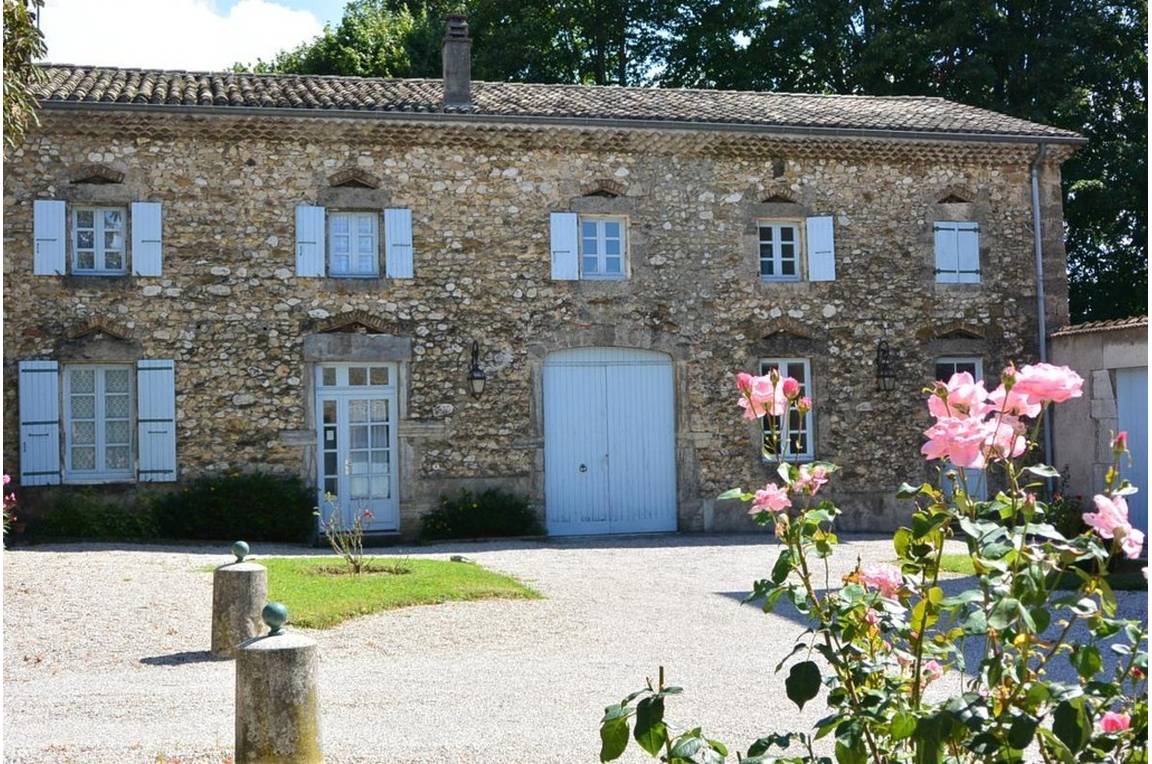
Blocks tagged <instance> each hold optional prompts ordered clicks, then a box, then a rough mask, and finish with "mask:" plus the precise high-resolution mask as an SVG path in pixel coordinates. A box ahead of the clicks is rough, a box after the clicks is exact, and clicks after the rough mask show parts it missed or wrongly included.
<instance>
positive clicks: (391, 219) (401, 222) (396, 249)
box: [384, 209, 413, 279]
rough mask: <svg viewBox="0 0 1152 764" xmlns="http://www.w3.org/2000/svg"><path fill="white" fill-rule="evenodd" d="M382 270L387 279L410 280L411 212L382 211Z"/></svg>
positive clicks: (406, 210)
mask: <svg viewBox="0 0 1152 764" xmlns="http://www.w3.org/2000/svg"><path fill="white" fill-rule="evenodd" d="M384 246H385V257H384V268H385V273H386V275H387V276H388V277H389V278H393V279H410V278H412V269H413V265H412V260H413V255H412V210H408V209H389V210H384Z"/></svg>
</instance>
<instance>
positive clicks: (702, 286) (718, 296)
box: [4, 111, 1065, 531]
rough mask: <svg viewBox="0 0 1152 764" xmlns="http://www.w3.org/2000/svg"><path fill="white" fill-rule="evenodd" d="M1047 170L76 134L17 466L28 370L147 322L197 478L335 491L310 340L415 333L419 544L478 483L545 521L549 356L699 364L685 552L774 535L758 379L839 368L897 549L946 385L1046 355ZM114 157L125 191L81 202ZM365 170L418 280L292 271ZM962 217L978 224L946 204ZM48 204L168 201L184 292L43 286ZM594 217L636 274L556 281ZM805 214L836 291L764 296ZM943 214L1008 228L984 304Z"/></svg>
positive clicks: (25, 306) (32, 154)
mask: <svg viewBox="0 0 1152 764" xmlns="http://www.w3.org/2000/svg"><path fill="white" fill-rule="evenodd" d="M1034 154H1035V147H1034V146H1030V145H1028V144H1018V145H1012V144H999V145H992V144H945V143H933V142H919V143H912V142H904V143H901V142H900V141H896V140H892V141H864V140H859V139H855V140H854V139H842V140H832V139H821V140H819V141H817V140H802V139H799V138H797V139H789V138H785V137H780V136H777V137H767V136H752V135H747V136H732V137H725V136H718V135H710V134H707V133H692V132H689V131H684V132H683V133H682V134H676V133H674V132H673V131H667V132H664V133H661V132H658V131H657V132H652V133H649V134H643V133H641V132H640V131H637V132H636V133H630V132H628V131H610V130H596V129H592V128H588V129H580V128H567V129H560V128H555V129H540V130H534V129H529V128H525V127H505V128H499V129H497V128H495V127H493V128H491V129H485V128H482V127H472V128H463V127H462V128H447V127H441V126H432V125H426V126H420V125H417V124H412V123H405V124H389V123H388V122H387V121H385V120H375V121H373V120H368V121H365V120H341V119H335V118H319V119H317V118H312V119H297V120H288V119H277V120H274V119H272V118H257V117H252V118H243V119H241V118H230V117H191V116H180V115H171V116H157V115H148V116H139V115H128V116H124V117H123V118H119V117H116V116H114V115H112V114H111V113H110V112H104V113H100V114H95V115H87V116H85V115H84V114H83V113H82V112H77V113H66V112H61V111H48V112H46V113H45V120H44V125H43V127H42V128H40V129H39V130H37V131H34V132H33V133H32V134H31V135H30V136H29V137H28V139H27V140H26V142H25V144H24V145H23V147H21V148H20V149H18V150H16V151H14V152H9V155H8V157H7V162H6V170H7V172H6V173H5V190H4V194H5V196H4V203H5V224H4V225H5V227H4V274H5V280H4V297H5V305H6V309H5V314H6V315H5V317H6V321H5V324H4V341H5V358H4V373H5V382H6V383H7V384H6V386H5V403H6V411H5V439H4V444H5V447H6V453H7V456H6V458H5V464H6V468H7V469H9V470H12V469H13V468H14V467H15V465H16V462H17V458H18V457H17V449H18V439H19V436H18V431H19V428H18V418H17V411H16V409H17V405H16V404H17V393H16V389H15V387H16V386H15V382H16V362H17V361H18V360H21V359H30V358H52V357H66V356H67V354H68V353H85V352H91V351H89V350H85V349H84V348H83V347H79V348H77V344H78V343H79V345H81V346H83V345H84V343H85V342H88V340H87V339H83V341H81V340H77V339H74V338H75V337H77V336H78V335H82V334H83V332H82V330H83V328H84V327H86V326H88V325H89V324H90V323H91V322H93V321H95V322H97V323H98V324H101V322H102V324H101V325H107V326H114V327H120V328H119V330H118V331H120V332H121V333H123V334H124V335H125V337H126V338H127V339H126V341H123V342H121V341H119V340H116V341H114V342H113V343H112V344H114V345H124V346H131V347H132V348H135V350H136V351H137V352H139V353H141V354H142V355H143V356H144V357H151V358H173V359H175V360H176V364H177V365H176V380H177V381H176V384H177V418H178V419H177V425H178V439H177V449H178V459H179V466H180V473H181V476H182V477H191V476H195V475H199V474H203V473H208V472H216V471H222V470H226V469H229V468H233V467H240V468H243V469H255V468H260V469H269V470H278V471H284V472H301V473H303V474H306V475H308V476H309V477H311V471H312V463H311V459H312V458H313V457H312V456H311V454H310V452H311V449H310V448H308V447H306V446H301V445H296V444H294V442H293V438H292V433H291V432H290V431H297V430H307V429H309V428H311V427H312V426H313V425H312V421H311V403H310V401H309V398H310V397H311V396H310V392H309V383H308V380H309V373H310V372H309V370H308V368H307V364H306V362H305V360H304V357H303V353H302V346H303V343H304V338H305V337H306V336H307V335H312V334H315V333H317V332H320V331H323V330H324V329H325V328H331V327H332V326H333V325H338V324H339V323H340V319H339V317H340V316H341V314H349V313H351V312H353V311H360V312H363V313H362V314H359V313H357V314H355V315H362V316H364V317H366V318H365V321H367V322H368V323H373V325H374V326H375V327H376V328H377V329H379V330H382V331H384V332H385V333H387V334H390V335H393V336H396V337H403V338H410V339H411V362H410V364H409V365H408V366H407V368H406V374H407V382H406V386H405V389H404V390H402V393H403V395H404V402H403V406H404V408H405V415H406V419H405V421H404V422H403V423H402V424H401V427H400V436H401V494H402V505H401V517H402V527H403V530H405V531H411V530H413V529H414V528H415V522H416V520H417V518H418V516H419V514H420V512H422V511H423V510H424V509H425V508H427V507H428V506H430V505H431V504H432V503H433V502H434V501H435V499H436V497H438V496H439V494H440V493H441V492H442V491H445V490H448V489H451V488H454V487H455V486H457V485H461V484H486V483H488V484H490V483H499V484H504V485H507V486H509V487H511V488H513V489H517V490H522V491H526V492H531V493H533V494H534V495H535V496H536V498H537V499H541V500H542V498H543V497H542V490H543V489H542V487H543V479H542V468H543V457H542V448H543V441H542V437H543V429H542V425H541V423H540V417H539V412H540V410H541V408H540V401H539V396H540V382H539V377H540V369H541V366H542V361H543V357H544V355H545V354H546V353H547V352H549V351H552V350H557V349H561V348H565V347H572V346H578V345H586V344H596V345H621V346H632V347H641V348H650V349H656V350H662V351H664V352H667V353H669V354H671V355H672V357H673V358H674V359H675V368H676V374H677V393H678V402H677V450H678V464H679V482H680V486H679V493H680V527H681V529H682V530H699V529H708V528H717V529H721V528H745V527H751V524H750V523H749V522H748V521H747V519H746V517H745V516H744V515H743V510H742V509H741V508H740V507H733V506H720V505H716V504H715V503H714V502H713V501H712V498H711V497H714V496H715V495H716V494H718V493H719V492H720V491H722V490H724V489H727V488H729V487H731V486H733V485H738V484H742V485H745V486H751V485H754V484H756V483H760V482H763V481H764V480H765V478H766V477H767V476H768V475H769V474H770V472H771V468H770V467H769V466H767V465H765V464H763V463H762V462H761V460H760V459H759V457H758V436H757V432H756V428H755V427H754V426H750V425H748V424H747V423H745V422H743V421H741V419H740V418H739V415H738V409H737V408H736V406H735V400H736V395H735V393H734V389H733V382H732V376H733V373H734V372H735V371H737V370H741V369H746V370H754V369H755V366H756V362H757V359H759V358H763V357H779V356H804V357H808V358H811V366H812V373H813V389H812V394H813V398H814V400H815V402H816V406H817V418H816V454H817V457H818V458H819V459H824V460H831V461H835V462H838V463H841V464H843V465H844V466H845V469H844V471H843V472H842V473H841V475H840V476H839V477H838V479H837V481H836V482H837V494H838V496H839V498H840V499H841V501H842V502H843V503H844V506H845V508H846V509H847V511H848V514H847V517H846V519H845V524H846V526H847V527H852V528H858V529H877V530H879V529H882V528H887V527H891V526H893V525H894V524H896V523H897V522H899V520H900V518H901V517H902V515H903V513H904V512H905V511H906V508H904V507H900V506H898V505H897V503H896V501H895V499H894V498H893V496H892V494H893V490H894V487H895V486H897V485H898V484H899V483H900V482H901V481H902V480H904V479H913V478H918V477H925V476H926V475H927V468H926V466H925V464H924V463H923V461H922V460H921V459H920V458H919V456H918V451H919V446H920V443H921V437H920V431H921V430H922V429H924V426H925V425H926V421H925V416H924V415H922V414H921V412H922V410H923V406H922V403H921V399H922V396H921V392H920V391H921V388H922V387H923V386H924V385H926V384H928V383H929V382H930V380H931V376H932V373H933V359H934V357H936V356H938V355H978V356H981V357H983V359H984V364H985V369H987V370H989V373H994V372H995V370H997V369H999V368H1000V367H1001V366H1002V365H1003V364H1004V363H1006V362H1007V361H1009V360H1017V361H1027V360H1031V359H1033V358H1034V357H1035V354H1036V346H1037V342H1036V336H1037V325H1036V318H1035V298H1036V289H1035V276H1034V265H1033V241H1032V219H1031V214H1032V213H1031V200H1030V192H1031V189H1030V177H1029V162H1030V161H1031V159H1032V158H1033V156H1034ZM1048 161H1049V163H1048V164H1047V165H1046V166H1045V168H1044V173H1043V177H1044V183H1045V192H1046V194H1047V196H1046V197H1045V199H1046V200H1047V205H1048V208H1049V209H1051V208H1052V206H1053V204H1054V205H1055V209H1056V211H1057V213H1058V210H1059V204H1058V202H1059V194H1058V189H1059V166H1058V163H1057V162H1058V159H1049V160H1048ZM90 163H100V164H103V165H106V166H108V167H111V168H113V169H115V170H118V171H122V172H123V173H124V179H123V182H122V183H119V184H104V185H87V184H75V183H72V182H71V181H70V178H72V176H73V175H74V174H75V173H76V171H77V168H79V167H81V166H82V165H85V164H90ZM350 167H357V168H360V169H361V170H363V171H366V172H367V173H370V174H371V175H372V176H374V177H376V178H378V179H379V180H380V188H379V190H377V191H373V192H371V193H372V194H374V195H375V196H374V197H373V198H374V199H375V200H376V201H378V202H379V203H381V204H382V205H383V206H401V207H410V208H411V210H412V215H413V228H414V249H415V253H416V255H415V276H416V277H415V278H414V279H412V280H396V279H380V280H373V281H369V282H359V283H352V282H348V281H340V280H333V279H307V278H297V277H296V276H295V275H294V271H293V266H294V218H293V214H294V208H295V206H296V205H297V204H300V203H314V202H316V201H317V200H321V199H324V198H334V197H333V195H336V196H338V195H339V193H340V192H342V191H344V190H343V189H331V188H329V181H328V178H329V176H331V175H333V174H334V173H337V172H338V171H341V170H345V169H347V168H350ZM1053 189H1055V190H1056V191H1055V193H1056V200H1055V202H1053V201H1052V199H1051V196H1052V193H1053V191H1052V190H1053ZM605 190H608V191H612V192H617V193H619V196H617V197H615V198H606V197H605V195H604V192H605ZM597 192H599V193H597ZM589 194H593V195H589ZM949 194H953V195H955V196H959V197H960V198H962V199H965V200H970V201H966V202H963V203H948V204H942V203H940V202H939V200H940V199H942V198H945V197H947V196H948V195H949ZM37 198H59V199H65V200H77V199H108V200H112V201H122V202H127V201H132V200H149V201H159V202H162V203H163V205H164V273H163V276H162V277H157V278H144V277H126V278H117V279H109V278H94V277H88V278H81V277H74V276H65V277H56V276H33V275H32V201H33V200H34V199H37ZM766 200H769V201H766ZM568 209H574V210H585V211H589V210H600V211H613V212H619V213H621V214H625V215H627V216H628V218H629V226H630V227H629V231H630V235H631V265H630V268H631V277H630V279H628V280H627V281H623V282H586V281H585V282H557V281H552V280H551V279H550V278H549V257H550V255H549V241H548V236H549V219H548V213H549V212H550V211H556V210H568ZM779 214H786V215H788V216H789V217H796V218H799V217H802V216H803V215H818V214H828V215H833V216H834V217H835V235H836V260H837V262H836V271H837V279H836V280H835V281H833V282H800V283H792V284H778V283H777V284H770V283H762V282H761V281H760V280H759V278H758V270H757V260H756V242H755V226H754V221H755V219H756V217H757V216H758V215H772V216H775V215H779ZM939 219H975V220H977V221H979V222H980V225H981V261H982V269H983V280H982V283H981V284H979V285H938V284H936V283H935V279H934V275H933V268H934V257H933V232H932V224H933V221H934V220H939ZM1046 222H1047V225H1046V226H1045V228H1046V236H1047V241H1046V247H1047V252H1046V256H1047V260H1048V264H1047V267H1048V278H1049V281H1050V288H1049V290H1048V296H1049V298H1050V299H1051V298H1052V297H1053V294H1054V293H1055V294H1056V295H1059V294H1061V292H1060V289H1061V285H1062V284H1063V283H1064V280H1065V271H1064V263H1063V247H1062V244H1061V243H1060V241H1059V237H1058V234H1056V233H1053V231H1059V230H1060V225H1059V221H1046ZM1054 304H1055V308H1053V310H1054V311H1056V312H1059V311H1060V310H1061V307H1060V304H1059V301H1058V300H1057V301H1056V302H1055V303H1054ZM1050 321H1052V323H1051V324H1050V325H1060V324H1062V323H1064V322H1063V321H1062V320H1060V318H1059V316H1057V315H1054V316H1053V317H1052V318H1051V319H1050ZM84 336H85V337H88V338H90V337H91V336H92V335H91V334H89V335H84ZM473 339H475V340H477V341H479V343H480V348H481V355H480V360H481V364H482V366H483V367H484V369H485V371H486V372H487V374H488V378H489V383H488V389H487V391H486V392H485V394H484V397H483V398H482V399H481V400H479V401H475V400H473V399H472V398H471V397H470V396H469V395H468V393H467V390H466V385H465V375H466V373H467V369H468V362H469V358H468V349H469V347H470V345H471V342H472V340H473ZM881 339H885V340H887V341H888V343H889V344H890V346H891V348H892V350H893V352H894V354H895V358H896V383H897V387H896V391H895V392H893V393H890V394H885V395H882V394H880V393H878V392H876V391H875V378H874V366H873V359H874V355H875V349H876V343H877V342H878V341H879V340H881ZM100 341H101V342H103V341H106V339H105V340H100ZM296 439H297V440H299V439H300V438H299V436H297V438H296Z"/></svg>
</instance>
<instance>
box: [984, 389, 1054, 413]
mask: <svg viewBox="0 0 1152 764" xmlns="http://www.w3.org/2000/svg"><path fill="white" fill-rule="evenodd" d="M988 400H990V401H991V402H992V410H993V411H994V412H996V413H997V414H1001V413H1003V414H1011V415H1012V416H1025V417H1036V416H1039V415H1040V409H1041V408H1042V407H1041V405H1040V404H1039V403H1036V402H1033V401H1032V399H1031V398H1029V397H1028V396H1027V395H1025V394H1024V393H1021V392H1020V391H1018V390H1016V389H1015V388H1013V389H1012V390H1008V389H1007V388H1005V387H1004V385H1000V386H999V387H997V388H996V389H995V390H993V391H992V392H991V393H989V394H988Z"/></svg>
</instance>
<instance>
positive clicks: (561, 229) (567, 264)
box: [551, 212, 580, 281]
mask: <svg viewBox="0 0 1152 764" xmlns="http://www.w3.org/2000/svg"><path fill="white" fill-rule="evenodd" d="M551 250H552V278H553V279H555V280H557V281H577V280H579V278H580V242H579V220H578V216H577V215H576V213H575V212H553V213H552V219H551Z"/></svg>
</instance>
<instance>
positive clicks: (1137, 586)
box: [940, 554, 1148, 592]
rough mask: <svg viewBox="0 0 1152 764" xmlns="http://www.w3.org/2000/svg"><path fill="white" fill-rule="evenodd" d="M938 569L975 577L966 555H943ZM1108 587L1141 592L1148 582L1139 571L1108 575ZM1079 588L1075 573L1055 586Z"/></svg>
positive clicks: (1066, 576) (970, 561) (1065, 576)
mask: <svg viewBox="0 0 1152 764" xmlns="http://www.w3.org/2000/svg"><path fill="white" fill-rule="evenodd" d="M940 569H941V570H944V571H947V572H949V573H959V574H961V575H964V576H974V575H976V569H975V568H973V567H972V559H971V558H970V557H969V556H968V555H966V554H944V555H941V557H940ZM1107 580H1108V585H1109V586H1111V587H1112V589H1113V590H1116V589H1120V590H1123V591H1135V592H1141V591H1144V590H1146V589H1147V588H1148V581H1147V580H1145V578H1144V574H1143V573H1141V572H1140V571H1131V572H1120V573H1109V574H1108V576H1107ZM1079 586H1080V578H1079V576H1077V575H1076V574H1075V573H1065V574H1064V578H1062V579H1061V580H1060V583H1059V584H1057V586H1056V588H1057V589H1076V588H1079Z"/></svg>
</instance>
